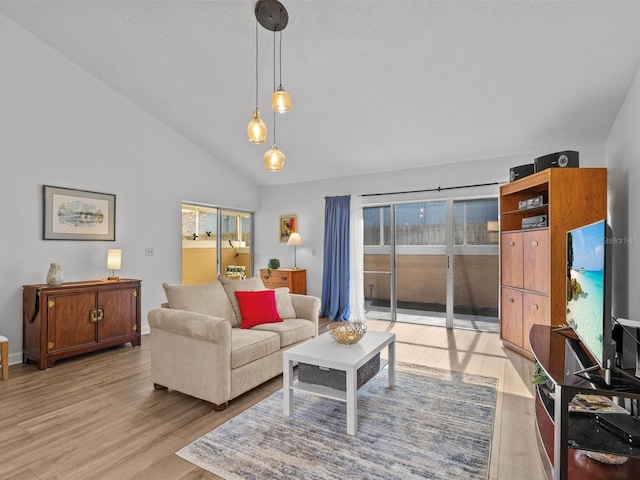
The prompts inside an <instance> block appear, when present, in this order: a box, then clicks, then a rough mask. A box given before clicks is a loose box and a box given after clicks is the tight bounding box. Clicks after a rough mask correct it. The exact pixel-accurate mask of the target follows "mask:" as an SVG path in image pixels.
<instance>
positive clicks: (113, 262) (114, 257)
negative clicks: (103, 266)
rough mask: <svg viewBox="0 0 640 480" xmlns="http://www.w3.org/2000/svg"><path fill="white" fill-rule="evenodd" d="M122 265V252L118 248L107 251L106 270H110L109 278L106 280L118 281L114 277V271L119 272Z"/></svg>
mask: <svg viewBox="0 0 640 480" xmlns="http://www.w3.org/2000/svg"><path fill="white" fill-rule="evenodd" d="M121 264H122V250H121V249H119V248H109V249H107V270H111V276H110V277H108V278H107V280H120V277H116V276H115V271H116V270H120V266H121Z"/></svg>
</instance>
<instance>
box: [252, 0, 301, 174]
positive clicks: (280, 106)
mask: <svg viewBox="0 0 640 480" xmlns="http://www.w3.org/2000/svg"><path fill="white" fill-rule="evenodd" d="M255 14H256V20H257V22H256V108H255V110H254V111H253V117H252V118H251V121H250V122H249V126H248V127H247V135H248V137H249V141H250V142H252V143H265V141H266V139H267V126H266V125H265V123H264V122H263V121H262V119H261V118H260V110H259V109H258V23H260V25H262V26H263V27H264V28H265V29H267V30H269V31H272V32H273V94H272V95H271V109H272V110H273V145H272V146H271V148H270V149H269V150H268V151H267V152H266V153H265V154H264V156H263V160H264V167H265V169H266V170H267V171H269V172H281V171H282V169H283V168H284V160H285V156H284V153H282V151H281V150H280V149H279V148H278V146H277V144H276V112H280V113H284V112H288V111H289V110H291V97H290V95H289V93H287V92H286V91H285V90H284V89H283V88H282V30H284V28H285V27H286V26H287V23H288V21H289V14H288V12H287V9H286V8H284V5H282V4H281V3H280V2H278V1H277V0H258V2H257V3H256V8H255ZM276 32H280V86H279V87H278V89H277V90H276Z"/></svg>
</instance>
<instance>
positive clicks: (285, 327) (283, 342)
mask: <svg viewBox="0 0 640 480" xmlns="http://www.w3.org/2000/svg"><path fill="white" fill-rule="evenodd" d="M256 330H262V331H268V332H274V333H277V334H278V336H279V337H280V348H282V347H287V346H289V345H293V344H294V343H298V342H301V341H302V340H306V339H308V338H311V337H313V336H314V335H315V334H316V329H315V325H314V324H313V322H310V321H309V320H303V319H299V318H287V319H285V320H284V321H282V322H280V323H265V324H263V325H257V326H255V327H253V328H252V329H251V331H256Z"/></svg>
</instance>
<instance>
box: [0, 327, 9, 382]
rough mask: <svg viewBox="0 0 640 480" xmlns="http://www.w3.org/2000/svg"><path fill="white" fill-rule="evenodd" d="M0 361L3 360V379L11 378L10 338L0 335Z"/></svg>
mask: <svg viewBox="0 0 640 480" xmlns="http://www.w3.org/2000/svg"><path fill="white" fill-rule="evenodd" d="M0 362H2V380H7V379H8V378H9V339H8V338H7V337H3V336H2V335H0Z"/></svg>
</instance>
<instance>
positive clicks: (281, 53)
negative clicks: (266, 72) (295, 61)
mask: <svg viewBox="0 0 640 480" xmlns="http://www.w3.org/2000/svg"><path fill="white" fill-rule="evenodd" d="M280 89H281V90H282V30H280Z"/></svg>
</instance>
